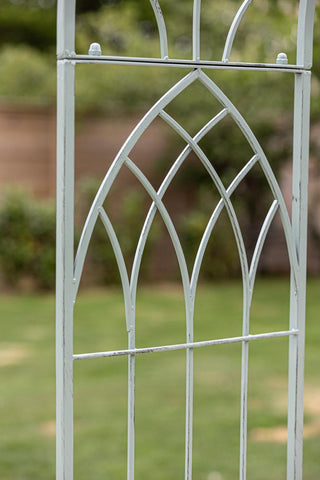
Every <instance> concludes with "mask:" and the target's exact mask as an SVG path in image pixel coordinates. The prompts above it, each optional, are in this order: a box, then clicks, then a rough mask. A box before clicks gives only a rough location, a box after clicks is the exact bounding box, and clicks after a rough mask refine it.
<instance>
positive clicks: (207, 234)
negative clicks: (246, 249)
mask: <svg viewBox="0 0 320 480" xmlns="http://www.w3.org/2000/svg"><path fill="white" fill-rule="evenodd" d="M258 159H259V157H258V155H254V156H253V157H252V158H251V159H250V160H249V162H248V163H247V164H246V165H245V166H244V167H243V168H242V170H240V172H239V173H238V175H237V176H236V177H235V178H234V179H233V181H232V182H231V184H230V185H229V187H228V188H227V190H226V191H227V194H228V196H229V197H230V196H231V195H232V193H233V192H234V191H235V189H236V188H237V186H238V185H239V183H240V182H241V181H242V180H243V179H244V177H245V176H246V175H247V173H248V172H249V171H250V170H251V168H252V167H253V166H254V165H255V164H256V163H257V161H258ZM223 207H224V202H223V199H222V198H221V199H220V200H219V202H218V204H217V206H216V208H215V209H214V211H213V213H212V215H211V217H210V220H209V222H208V225H207V227H206V229H205V231H204V233H203V236H202V239H201V242H200V245H199V248H198V252H197V255H196V259H195V262H194V266H193V271H192V276H191V295H192V298H193V299H194V298H195V296H196V288H197V283H198V278H199V273H200V268H201V265H202V261H203V256H204V253H205V250H206V248H207V245H208V242H209V239H210V235H211V233H212V230H213V228H214V226H215V224H216V222H217V220H218V218H219V215H220V213H221V212H222V209H223Z"/></svg>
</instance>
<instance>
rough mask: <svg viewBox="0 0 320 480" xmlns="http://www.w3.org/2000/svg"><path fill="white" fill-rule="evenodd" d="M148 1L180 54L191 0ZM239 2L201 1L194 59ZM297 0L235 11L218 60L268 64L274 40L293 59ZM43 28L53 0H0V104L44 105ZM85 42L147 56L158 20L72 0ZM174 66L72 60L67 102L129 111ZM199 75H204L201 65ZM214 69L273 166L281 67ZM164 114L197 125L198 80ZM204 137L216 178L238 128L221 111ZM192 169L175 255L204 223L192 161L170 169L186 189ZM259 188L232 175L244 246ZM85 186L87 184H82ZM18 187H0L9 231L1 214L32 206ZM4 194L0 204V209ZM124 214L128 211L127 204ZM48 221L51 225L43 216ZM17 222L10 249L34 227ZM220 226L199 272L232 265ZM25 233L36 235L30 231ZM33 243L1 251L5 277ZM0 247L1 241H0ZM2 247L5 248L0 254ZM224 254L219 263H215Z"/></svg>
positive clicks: (48, 260)
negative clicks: (72, 93)
mask: <svg viewBox="0 0 320 480" xmlns="http://www.w3.org/2000/svg"><path fill="white" fill-rule="evenodd" d="M160 4H161V8H162V10H163V14H164V18H165V21H166V26H167V31H168V39H169V54H170V57H171V58H191V55H192V52H191V51H192V40H191V32H192V6H193V2H192V0H184V1H172V0H161V1H160ZM240 4H241V2H240V1H239V0H224V1H223V2H221V1H212V0H203V2H202V10H201V51H202V58H206V59H210V60H220V59H221V57H222V52H223V47H224V42H225V39H226V36H227V33H228V28H229V26H230V24H231V22H232V19H233V16H234V14H235V13H236V11H237V9H238V8H239V6H240ZM297 7H298V2H297V1H292V0H264V1H259V2H256V3H255V2H253V4H252V5H250V7H249V9H248V11H247V14H246V17H245V18H244V19H243V21H242V22H241V25H240V28H239V30H238V33H237V36H236V39H235V42H234V47H233V51H232V55H231V58H230V60H232V61H250V62H269V63H274V62H275V59H276V57H277V54H278V53H279V52H282V51H284V52H286V53H287V56H288V59H289V63H294V62H295V41H296V28H297ZM316 8H317V10H316V18H315V28H314V31H315V48H314V58H316V59H319V58H320V41H319V35H320V5H319V3H318V4H317V7H316ZM55 32H56V1H55V0H2V1H1V5H0V102H1V103H2V104H6V103H9V104H13V105H48V106H51V105H54V104H55V89H56V87H55V85H56V79H55V78H56V76H55V68H56V64H55V37H56V33H55ZM92 42H99V43H100V44H101V46H102V52H103V54H105V55H123V56H129V55H134V56H141V57H143V56H146V57H159V55H160V52H159V38H158V31H157V27H156V22H155V19H154V14H153V11H152V8H151V6H150V2H149V1H148V0H77V36H76V51H77V53H79V54H87V52H88V48H89V45H90V43H92ZM313 71H314V76H313V90H312V95H313V102H312V117H314V118H316V116H317V115H318V113H319V107H318V105H319V101H320V99H319V96H320V88H319V80H320V62H319V61H316V62H315V67H314V70H313ZM185 73H186V70H179V71H176V70H175V69H162V68H150V69H144V70H143V71H142V70H141V67H136V68H135V67H132V68H131V70H130V77H129V78H128V77H127V76H124V75H123V72H122V70H121V67H119V66H110V67H109V68H108V69H104V68H101V67H100V66H96V67H94V66H92V67H90V68H87V67H86V66H82V67H80V68H78V74H77V82H76V101H77V112H78V113H80V114H83V115H86V114H103V115H106V116H109V117H111V118H112V117H113V116H114V115H115V112H116V115H117V116H118V117H121V116H123V117H125V116H128V115H131V114H132V115H136V114H137V113H138V114H141V112H143V111H145V110H146V108H147V107H148V106H151V105H152V104H153V103H154V102H155V100H156V99H157V98H159V97H160V96H161V95H162V94H163V93H165V92H166V91H167V90H168V88H169V87H170V86H172V85H173V84H174V83H175V82H176V81H177V80H178V79H179V78H181V77H182V76H183V75H184V74H185ZM208 74H209V76H212V75H213V74H212V72H208ZM215 79H216V81H217V83H218V85H219V86H222V89H223V91H224V92H226V94H227V95H228V96H229V97H230V98H231V100H233V101H234V103H235V104H236V105H237V107H238V109H239V110H240V112H241V113H243V114H244V116H245V118H246V120H247V121H248V123H249V125H250V126H251V127H252V128H253V131H254V133H255V134H256V135H257V136H258V138H259V140H260V142H261V144H262V145H263V146H264V147H267V149H268V155H269V157H270V160H271V162H272V165H273V168H274V170H275V173H276V174H278V173H279V171H280V169H281V167H282V165H283V164H284V162H286V161H287V160H288V159H290V155H291V144H292V137H291V134H290V133H288V131H290V130H291V126H292V87H293V83H292V81H291V80H290V82H291V83H286V82H284V81H283V77H281V78H280V77H279V76H276V75H272V74H264V75H261V74H260V73H258V74H256V73H253V72H236V71H234V72H224V71H219V72H215ZM190 112H192V115H191V114H190ZM175 115H176V116H177V117H178V118H182V119H183V125H184V127H185V128H186V129H187V130H189V131H191V130H193V131H198V130H199V129H200V128H201V127H202V126H203V124H204V123H205V122H206V121H207V119H208V117H210V116H212V105H211V104H210V102H206V101H205V99H204V95H203V89H201V88H194V89H193V91H192V94H191V95H187V96H186V95H181V98H180V97H179V98H178V99H177V100H176V101H175ZM214 140H215V141H211V140H210V138H209V139H208V141H206V142H204V144H203V145H201V146H202V148H203V149H204V151H205V152H206V153H207V155H208V157H209V158H214V159H215V167H216V168H217V170H218V172H219V174H220V176H221V178H222V179H223V181H224V183H225V185H228V184H229V183H230V181H231V180H232V179H233V178H234V175H235V172H236V171H238V170H239V168H240V167H241V165H242V164H241V162H242V159H241V155H239V152H241V151H245V148H246V147H245V145H244V141H243V136H242V134H241V132H240V131H239V129H237V128H234V126H233V125H231V124H230V122H228V121H226V122H222V124H221V126H219V128H218V129H216V131H215V139H214ZM175 142H176V140H175V138H174V136H172V140H171V141H169V142H168V152H167V153H166V155H165V158H164V159H163V161H162V164H163V165H162V167H163V166H165V168H166V169H167V168H168V166H169V160H168V159H171V160H170V162H171V161H172V155H171V152H172V151H174V149H175ZM166 162H167V164H166ZM195 178H196V180H197V185H198V186H199V187H200V188H199V191H198V192H197V194H196V195H195V197H194V198H195V207H194V210H191V212H189V213H190V215H189V217H188V218H185V217H182V218H181V219H180V229H181V236H182V238H184V239H185V248H186V254H187V256H190V258H191V257H193V255H194V249H195V246H196V245H197V243H198V242H199V239H200V237H201V234H202V232H203V229H204V227H205V219H206V218H207V217H208V214H209V213H208V211H207V210H208V202H209V204H210V201H207V200H205V201H204V200H203V199H205V198H208V190H209V189H210V188H211V187H210V179H208V175H207V174H206V172H204V171H203V169H201V168H199V166H198V165H197V164H196V163H195V162H194V163H193V164H192V165H191V167H190V169H189V171H188V173H186V174H184V176H182V177H181V188H190V189H191V188H192V186H191V185H192V182H194V179H195ZM87 187H88V185H87ZM89 190H90V189H89ZM267 190H268V188H267V185H266V182H265V180H264V179H263V178H262V177H261V175H260V176H259V175H257V176H255V177H250V178H248V180H246V182H244V183H243V186H242V191H241V193H242V195H241V199H240V200H239V201H238V205H237V209H238V211H240V212H241V216H242V219H243V224H244V225H246V232H247V233H246V235H247V237H248V238H247V239H246V240H247V245H249V248H250V245H251V243H252V241H251V239H250V237H251V236H252V235H253V236H254V235H255V226H256V224H257V223H259V221H260V219H261V218H263V216H264V215H265V205H266V204H267V200H266V199H267V198H268V197H267ZM86 192H87V193H88V189H87V190H86ZM135 195H136V194H133V195H132V196H131V197H132V199H133V200H132V202H133V204H134V206H135V207H136V208H134V210H135V212H134V215H133V217H132V218H133V219H135V218H136V217H135V215H136V211H137V210H138V209H139V200H138V199H137V197H136V196H135ZM89 197H90V195H87V197H86V198H89ZM131 197H130V198H131ZM19 198H20V197H19V196H18V197H17V198H12V197H6V199H5V200H4V201H3V205H2V207H1V208H2V210H1V212H0V216H1V222H2V223H3V225H4V226H5V228H6V229H7V231H8V232H10V231H11V230H10V228H11V227H10V226H9V223H10V221H13V220H12V219H13V218H16V219H17V218H18V217H19V219H20V220H21V219H23V221H20V220H19V222H20V223H19V222H18V223H19V224H21V225H20V226H21V228H24V227H23V226H24V225H26V222H27V221H28V218H30V222H31V217H33V215H31V216H30V215H29V213H28V212H29V211H30V209H31V206H30V205H31V204H30V205H29V203H28V202H27V203H25V202H22V201H21V200H19ZM257 199H259V201H257ZM6 202H7V203H6ZM8 202H9V203H8ZM5 205H6V206H7V207H6V208H7V211H6V212H4V210H3V209H4V208H5ZM35 207H36V205H33V207H32V208H33V209H34V208H35ZM35 212H36V213H35V218H38V220H39V218H40V216H41V215H44V218H45V219H46V220H47V218H48V211H44V210H43V211H42V210H41V211H40V210H39V211H37V209H36V208H35ZM130 214H131V215H132V212H131V213H130ZM122 215H123V218H124V221H126V222H127V224H128V225H130V222H129V221H128V213H126V207H124V211H123V212H122ZM39 221H40V220H39ZM38 223H39V222H38ZM131 223H132V222H131ZM133 223H135V222H133ZM311 223H312V222H311ZM49 225H52V220H50V222H49ZM131 226H132V225H131ZM14 228H15V227H14ZM28 228H29V230H28V232H26V231H25V232H22V233H21V234H20V233H19V234H18V235H17V236H16V241H18V242H19V241H21V242H22V243H21V245H23V248H22V247H21V251H22V252H23V251H24V249H25V247H26V245H29V246H30V245H31V243H32V242H27V241H26V240H25V239H26V238H27V237H28V238H31V237H32V236H33V237H35V236H36V235H38V233H39V232H38V233H36V230H32V229H33V228H35V227H34V226H31V223H30V225H29V226H28ZM48 228H49V227H48ZM42 234H43V235H45V234H44V233H43V232H42V233H41V234H40V233H39V235H40V236H41V235H42ZM48 235H49V236H50V235H51V236H52V238H51V237H50V238H51V240H50V241H52V242H53V241H54V237H53V233H52V232H51V233H50V234H49V233H48ZM124 236H125V233H124ZM220 236H221V239H220V240H219V235H218V237H217V239H218V240H217V243H216V244H215V247H216V246H217V245H218V246H219V245H220V247H219V248H218V250H217V252H218V253H216V254H213V253H212V255H213V257H215V262H218V261H220V262H221V265H220V266H219V265H217V263H216V264H215V265H216V267H215V268H212V266H210V265H209V266H208V268H207V270H208V272H207V274H206V273H204V275H205V277H207V278H212V277H214V276H215V275H216V276H218V277H221V276H228V275H231V276H233V275H235V274H236V272H237V271H238V266H237V267H236V268H235V267H234V263H233V260H234V259H233V256H234V255H232V252H234V245H233V243H230V245H229V244H228V241H227V239H226V236H224V235H223V234H221V235H220ZM231 237H232V235H231V236H230V238H231ZM228 238H229V237H228ZM47 240H48V239H46V241H47ZM35 241H36V242H38V240H35ZM39 241H40V240H39ZM99 241H100V242H102V234H101V233H99V232H98V233H97V235H96V242H98V244H99ZM232 242H233V239H232ZM3 248H4V247H3ZM19 248H20V247H19ZM34 248H35V247H34V246H30V251H28V252H27V253H26V258H25V259H23V260H21V259H20V258H19V259H15V258H13V259H12V261H11V263H10V262H8V265H7V267H5V268H7V269H8V272H7V273H6V274H7V275H8V278H9V279H10V276H12V273H11V270H12V269H16V270H19V269H20V270H21V272H23V271H25V270H26V269H29V268H30V269H31V270H30V271H32V268H31V266H32V265H33V264H34V262H33V260H32V258H33V257H32V251H33V250H34ZM132 248H133V247H132V246H130V247H128V254H129V256H130V255H132ZM2 252H5V251H4V250H3V249H2ZM3 255H5V256H6V255H7V253H6V252H5V253H3ZM96 255H97V257H99V255H100V257H101V256H102V257H103V255H104V254H102V253H101V249H100V247H97V248H96ZM0 256H1V250H0ZM107 256H108V254H107ZM44 257H45V258H44V260H43V265H47V266H48V268H49V270H50V268H51V267H50V265H52V263H53V259H52V253H50V254H49V253H47V252H44ZM100 257H99V258H96V259H94V258H93V264H94V263H95V262H96V263H97V262H98V260H99V259H100ZM209 257H210V255H209ZM229 259H231V260H230V261H229ZM99 261H100V260H99ZM4 264H5V262H2V265H4ZM226 265H230V266H229V267H226ZM3 268H4V267H3ZM39 268H40V266H39ZM41 268H42V267H41ZM43 268H44V267H43ZM44 269H45V268H44ZM214 272H215V273H214ZM50 275H51V276H52V274H48V275H46V276H45V278H44V279H43V280H41V278H42V277H41V273H39V272H38V273H37V278H38V281H39V282H40V283H41V284H42V286H44V287H46V286H50V285H51V284H52V279H51V280H50V278H51V277H50ZM114 278H115V277H114V274H113V273H112V274H110V275H109V276H108V278H106V279H105V281H114Z"/></svg>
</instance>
